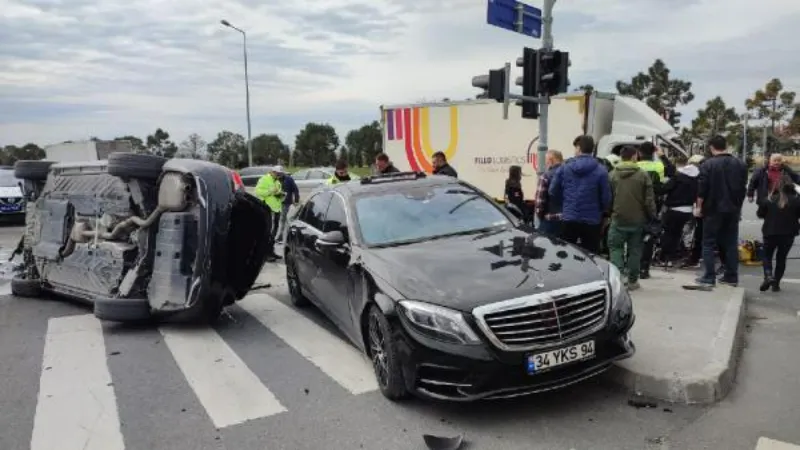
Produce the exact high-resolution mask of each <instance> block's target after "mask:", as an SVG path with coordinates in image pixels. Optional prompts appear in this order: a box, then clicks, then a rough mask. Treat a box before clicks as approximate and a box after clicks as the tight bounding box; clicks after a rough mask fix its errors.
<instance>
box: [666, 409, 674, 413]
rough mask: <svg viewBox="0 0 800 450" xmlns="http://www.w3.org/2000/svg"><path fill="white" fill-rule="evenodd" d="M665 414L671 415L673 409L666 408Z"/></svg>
mask: <svg viewBox="0 0 800 450" xmlns="http://www.w3.org/2000/svg"><path fill="white" fill-rule="evenodd" d="M664 412H665V413H671V412H672V410H671V409H669V408H664Z"/></svg>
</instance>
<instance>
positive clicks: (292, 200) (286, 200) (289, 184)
mask: <svg viewBox="0 0 800 450" xmlns="http://www.w3.org/2000/svg"><path fill="white" fill-rule="evenodd" d="M278 180H280V182H281V187H282V188H283V194H284V197H283V204H282V205H281V215H280V222H279V224H278V226H277V227H273V230H274V233H275V234H274V235H273V239H274V240H275V242H282V241H283V232H284V231H285V228H286V219H287V216H288V215H289V210H290V209H291V208H292V205H294V204H297V203H300V190H299V189H298V188H297V183H295V182H294V178H292V176H291V175H289V174H288V173H285V172H283V168H281V172H279V173H278Z"/></svg>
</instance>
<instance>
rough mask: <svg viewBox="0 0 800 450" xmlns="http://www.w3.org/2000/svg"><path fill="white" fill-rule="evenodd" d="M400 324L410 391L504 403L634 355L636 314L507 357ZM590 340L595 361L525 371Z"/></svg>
mask: <svg viewBox="0 0 800 450" xmlns="http://www.w3.org/2000/svg"><path fill="white" fill-rule="evenodd" d="M401 322H404V323H403V325H402V326H398V327H397V328H398V331H397V333H398V335H397V336H396V338H397V339H398V344H399V345H398V348H399V349H400V353H401V359H402V362H403V373H404V376H405V379H406V385H407V388H408V389H409V391H411V392H412V393H414V394H415V395H417V396H420V397H425V398H431V399H436V400H447V401H462V402H468V401H475V400H481V399H502V398H512V397H519V396H524V395H531V394H536V393H540V392H544V391H549V390H553V389H558V388H562V387H565V386H569V385H571V384H575V383H578V382H580V381H583V380H585V379H588V378H591V377H593V376H596V375H599V374H601V373H602V372H604V371H605V370H607V369H608V368H609V367H611V364H612V363H613V362H614V361H617V360H620V359H625V358H629V357H631V356H633V354H634V353H635V346H634V344H633V342H631V340H630V335H629V331H630V329H631V327H632V326H633V322H634V316H633V315H630V316H628V317H627V318H626V319H625V321H624V322H623V323H616V324H609V325H606V327H605V328H603V329H601V330H600V331H597V332H595V333H594V334H591V335H589V336H586V337H585V338H583V339H580V340H578V341H577V342H572V343H570V344H567V345H562V346H559V345H554V346H552V347H549V348H545V349H542V350H536V351H533V352H524V353H523V352H502V351H500V350H497V349H496V348H494V347H493V346H492V345H491V344H489V343H488V342H487V343H485V344H484V345H481V346H463V345H452V344H444V343H442V342H440V341H436V340H433V339H431V338H430V337H428V336H426V335H423V334H421V333H419V332H417V331H416V330H415V329H414V328H413V326H409V325H408V324H407V323H405V322H406V321H405V320H401ZM398 325H399V324H398ZM588 340H594V343H595V353H594V357H592V358H591V359H586V360H582V361H576V362H572V363H567V364H565V365H562V366H556V367H554V368H552V369H550V370H548V371H544V372H541V373H536V374H533V375H529V374H528V372H527V371H526V357H527V355H529V354H532V353H539V352H541V351H547V350H555V349H558V348H562V347H566V346H568V345H572V344H576V343H580V342H585V341H588Z"/></svg>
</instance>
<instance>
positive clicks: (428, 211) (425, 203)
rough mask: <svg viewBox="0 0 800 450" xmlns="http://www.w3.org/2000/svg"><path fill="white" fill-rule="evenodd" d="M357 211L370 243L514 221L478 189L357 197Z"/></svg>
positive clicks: (455, 187) (417, 238)
mask: <svg viewBox="0 0 800 450" xmlns="http://www.w3.org/2000/svg"><path fill="white" fill-rule="evenodd" d="M355 213H356V217H357V219H358V224H359V227H360V229H361V237H362V239H363V241H364V243H365V244H366V245H369V246H376V245H377V246H386V245H393V244H402V243H408V242H418V241H421V240H428V239H435V238H438V237H443V236H449V235H454V234H464V233H470V232H478V231H483V230H486V229H487V228H494V227H500V226H505V225H508V224H510V222H509V220H508V219H507V217H506V216H505V215H504V214H503V213H502V212H500V210H498V208H497V207H495V206H494V205H493V204H492V203H490V202H489V201H488V200H486V199H485V198H483V197H481V196H480V195H479V194H478V193H477V192H475V191H474V190H472V189H470V188H467V187H465V186H460V185H449V186H424V187H414V188H410V189H403V190H400V191H395V192H386V193H381V194H378V195H370V196H366V197H360V198H357V199H356V201H355Z"/></svg>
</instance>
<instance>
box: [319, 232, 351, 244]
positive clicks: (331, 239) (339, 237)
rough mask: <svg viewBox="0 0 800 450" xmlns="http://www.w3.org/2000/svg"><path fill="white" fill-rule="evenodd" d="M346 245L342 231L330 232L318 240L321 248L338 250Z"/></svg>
mask: <svg viewBox="0 0 800 450" xmlns="http://www.w3.org/2000/svg"><path fill="white" fill-rule="evenodd" d="M344 244H345V238H344V234H343V233H342V232H341V231H338V230H336V231H328V232H327V233H324V234H323V235H322V236H320V237H319V238H318V239H317V247H319V248H336V247H341V246H343V245H344Z"/></svg>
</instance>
